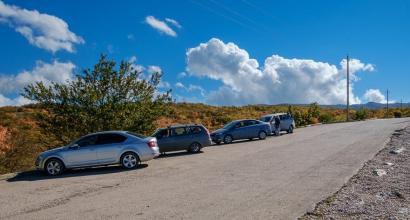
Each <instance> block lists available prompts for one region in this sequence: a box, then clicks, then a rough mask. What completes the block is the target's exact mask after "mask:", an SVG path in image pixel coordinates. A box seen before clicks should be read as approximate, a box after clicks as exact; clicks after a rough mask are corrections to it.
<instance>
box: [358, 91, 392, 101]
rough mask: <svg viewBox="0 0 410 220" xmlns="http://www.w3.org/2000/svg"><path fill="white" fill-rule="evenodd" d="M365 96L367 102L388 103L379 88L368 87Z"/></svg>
mask: <svg viewBox="0 0 410 220" xmlns="http://www.w3.org/2000/svg"><path fill="white" fill-rule="evenodd" d="M363 98H364V99H365V100H366V101H367V102H377V103H386V102H387V100H386V97H385V96H384V95H383V94H382V93H381V92H380V90H378V89H368V90H366V92H365V93H364V96H363Z"/></svg>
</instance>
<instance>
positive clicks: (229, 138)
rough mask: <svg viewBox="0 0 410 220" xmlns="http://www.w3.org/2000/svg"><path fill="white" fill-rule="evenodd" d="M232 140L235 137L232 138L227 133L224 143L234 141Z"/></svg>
mask: <svg viewBox="0 0 410 220" xmlns="http://www.w3.org/2000/svg"><path fill="white" fill-rule="evenodd" d="M232 141H233V138H232V136H231V135H225V137H224V144H230V143H232Z"/></svg>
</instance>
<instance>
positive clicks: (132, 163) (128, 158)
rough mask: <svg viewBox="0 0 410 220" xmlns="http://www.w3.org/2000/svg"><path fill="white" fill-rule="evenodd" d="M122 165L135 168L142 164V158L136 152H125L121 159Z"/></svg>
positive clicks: (126, 167) (125, 167)
mask: <svg viewBox="0 0 410 220" xmlns="http://www.w3.org/2000/svg"><path fill="white" fill-rule="evenodd" d="M120 162H121V166H122V167H123V168H124V169H128V170H130V169H135V168H136V167H138V165H139V164H140V158H139V157H138V155H137V154H136V153H134V152H125V153H124V154H123V155H122V156H121V159H120Z"/></svg>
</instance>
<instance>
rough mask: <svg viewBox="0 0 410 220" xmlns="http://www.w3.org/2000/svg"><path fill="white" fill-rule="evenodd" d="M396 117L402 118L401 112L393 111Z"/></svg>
mask: <svg viewBox="0 0 410 220" xmlns="http://www.w3.org/2000/svg"><path fill="white" fill-rule="evenodd" d="M393 115H394V117H395V118H401V115H402V114H401V112H393Z"/></svg>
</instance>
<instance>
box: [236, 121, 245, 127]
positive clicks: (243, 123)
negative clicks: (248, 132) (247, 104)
mask: <svg viewBox="0 0 410 220" xmlns="http://www.w3.org/2000/svg"><path fill="white" fill-rule="evenodd" d="M245 126H246V125H245V122H244V121H240V122H238V123H236V125H235V128H242V127H245Z"/></svg>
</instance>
